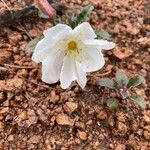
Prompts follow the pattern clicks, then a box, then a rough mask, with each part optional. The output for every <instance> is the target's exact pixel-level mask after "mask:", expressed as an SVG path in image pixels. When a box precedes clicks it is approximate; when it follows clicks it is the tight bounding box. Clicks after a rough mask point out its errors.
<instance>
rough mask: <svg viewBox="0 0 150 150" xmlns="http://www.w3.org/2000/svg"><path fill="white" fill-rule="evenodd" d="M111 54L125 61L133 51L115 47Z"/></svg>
mask: <svg viewBox="0 0 150 150" xmlns="http://www.w3.org/2000/svg"><path fill="white" fill-rule="evenodd" d="M113 54H114V55H115V56H116V57H117V58H119V59H125V58H127V57H129V56H131V55H132V54H133V50H131V49H129V48H126V49H125V48H120V47H116V48H115V49H114V50H113Z"/></svg>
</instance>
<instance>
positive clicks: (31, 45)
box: [26, 36, 43, 52]
mask: <svg viewBox="0 0 150 150" xmlns="http://www.w3.org/2000/svg"><path fill="white" fill-rule="evenodd" d="M42 38H43V36H41V37H37V38H35V39H33V40H31V41H30V42H29V43H28V44H27V46H26V50H27V51H29V52H33V50H34V49H35V46H36V44H37V43H38V42H39V41H40V40H41V39H42Z"/></svg>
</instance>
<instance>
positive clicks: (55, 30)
mask: <svg viewBox="0 0 150 150" xmlns="http://www.w3.org/2000/svg"><path fill="white" fill-rule="evenodd" d="M71 31H72V28H71V27H69V26H68V25H65V24H58V25H56V26H54V27H51V28H49V29H47V30H44V32H43V34H44V36H45V37H46V36H48V37H52V38H53V37H55V36H58V34H60V32H71Z"/></svg>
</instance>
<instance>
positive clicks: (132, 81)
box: [127, 75, 145, 88]
mask: <svg viewBox="0 0 150 150" xmlns="http://www.w3.org/2000/svg"><path fill="white" fill-rule="evenodd" d="M144 82H145V80H144V78H143V77H142V76H140V75H135V76H134V77H132V78H130V80H129V82H128V85H127V88H132V87H136V86H138V85H140V84H142V83H144Z"/></svg>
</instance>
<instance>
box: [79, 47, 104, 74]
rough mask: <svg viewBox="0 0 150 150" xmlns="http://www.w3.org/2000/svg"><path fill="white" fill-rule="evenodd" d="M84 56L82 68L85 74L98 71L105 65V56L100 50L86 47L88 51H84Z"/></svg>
mask: <svg viewBox="0 0 150 150" xmlns="http://www.w3.org/2000/svg"><path fill="white" fill-rule="evenodd" d="M83 55H84V56H83V61H81V67H82V68H83V70H84V71H85V72H92V71H97V70H99V69H101V68H102V67H103V66H104V64H105V59H104V56H103V54H102V52H101V51H99V50H98V49H95V48H88V47H86V49H84V50H83Z"/></svg>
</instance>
